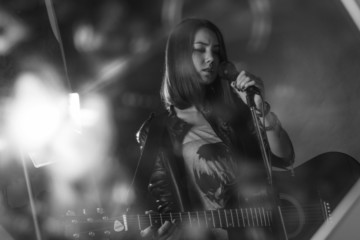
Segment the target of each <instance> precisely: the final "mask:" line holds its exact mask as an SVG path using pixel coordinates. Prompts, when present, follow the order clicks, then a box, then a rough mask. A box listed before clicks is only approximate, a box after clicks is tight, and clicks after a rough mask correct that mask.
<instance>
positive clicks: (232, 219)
mask: <svg viewBox="0 0 360 240" xmlns="http://www.w3.org/2000/svg"><path fill="white" fill-rule="evenodd" d="M230 214H231V221H232V226H233V227H235V224H234V215H233V212H232V209H230Z"/></svg>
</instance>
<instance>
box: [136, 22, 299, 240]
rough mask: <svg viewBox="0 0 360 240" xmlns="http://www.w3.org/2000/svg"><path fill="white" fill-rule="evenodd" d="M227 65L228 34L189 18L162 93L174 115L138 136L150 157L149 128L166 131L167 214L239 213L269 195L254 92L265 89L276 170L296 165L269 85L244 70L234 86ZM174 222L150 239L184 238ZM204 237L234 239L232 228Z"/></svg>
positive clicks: (168, 61) (157, 171) (157, 184)
mask: <svg viewBox="0 0 360 240" xmlns="http://www.w3.org/2000/svg"><path fill="white" fill-rule="evenodd" d="M227 60H228V59H227V55H226V50H225V44H224V40H223V36H222V34H221V32H220V30H219V29H218V28H217V27H216V26H215V25H214V24H213V23H211V22H210V21H208V20H203V19H187V20H184V21H182V22H181V23H180V24H179V25H177V26H176V27H175V29H174V30H173V31H172V32H171V34H170V36H169V38H168V41H167V46H166V54H165V74H164V79H163V83H162V89H161V96H162V99H163V102H164V104H165V107H166V109H167V113H166V114H165V115H164V114H162V115H159V116H158V117H155V118H154V117H151V118H149V119H148V120H147V121H146V122H145V123H144V124H143V126H142V127H141V129H140V131H139V132H138V135H137V137H138V141H139V143H140V144H141V148H142V151H143V153H144V152H145V149H146V148H147V147H148V146H149V145H151V144H149V143H148V141H147V139H148V140H149V139H150V136H147V135H148V133H149V128H151V125H154V124H151V123H156V121H158V123H157V125H161V126H163V129H162V130H161V131H157V132H158V133H159V132H161V133H162V134H161V137H159V138H160V140H159V144H152V145H151V147H152V148H153V149H152V150H153V151H156V153H155V156H156V160H155V167H154V169H153V172H152V173H151V178H150V184H149V191H150V193H151V194H152V195H153V196H154V197H155V198H156V200H157V201H156V202H157V204H158V211H159V212H162V213H164V212H165V213H169V212H179V211H192V210H215V209H223V208H229V207H238V206H239V205H238V204H239V203H240V202H243V203H245V202H251V200H249V199H251V198H252V197H253V196H258V195H261V194H260V193H263V192H264V191H262V190H263V188H262V187H260V186H265V185H266V173H265V171H264V167H263V161H262V158H261V151H260V148H259V144H258V142H257V138H256V135H255V130H254V129H255V128H254V126H253V122H252V118H251V114H250V110H249V107H248V106H247V104H246V103H247V101H246V95H247V91H246V90H247V89H248V88H249V87H256V89H259V91H258V94H255V95H254V102H255V104H256V108H257V109H258V111H257V112H258V117H259V120H260V122H261V123H264V124H265V126H263V131H266V136H267V139H268V142H269V146H270V149H271V159H272V164H273V165H274V166H277V167H287V166H290V165H291V164H292V163H293V161H294V151H293V147H292V144H291V141H290V139H289V137H288V135H287V133H286V132H285V131H284V130H283V128H282V127H281V125H280V123H279V121H278V119H277V117H276V115H275V114H274V113H272V112H270V105H269V104H268V103H265V102H263V100H262V98H261V96H264V84H263V82H262V80H261V79H259V78H256V77H254V76H252V75H250V74H247V73H246V72H244V71H242V72H241V73H240V74H239V75H238V76H237V77H236V80H235V81H233V82H232V83H231V84H229V83H228V82H227V81H224V80H222V79H221V77H220V76H219V74H218V73H219V66H220V64H221V63H223V62H227ZM263 105H264V106H266V108H265V109H263V108H262V106H263ZM152 139H153V138H152ZM154 145H156V147H154ZM157 145H158V146H157ZM143 157H144V158H146V156H143ZM261 189H262V190H261ZM205 214H206V213H205ZM205 216H206V215H205ZM205 218H206V217H205ZM171 220H172V223H171V221H165V223H164V224H163V225H162V226H161V227H160V228H158V229H156V228H154V227H151V228H147V229H145V230H144V231H142V235H143V236H145V237H148V236H150V235H151V236H153V235H156V236H157V238H158V239H178V238H180V237H184V236H182V235H181V229H180V227H179V226H178V224H174V222H179V221H180V220H179V219H173V218H172V217H171ZM190 221H191V220H190ZM199 232H200V231H196V233H197V234H198V233H199ZM240 232H242V233H239V234H244V236H245V237H248V238H249V239H252V238H251V237H250V236H253V235H254V234H253V233H251V231H250V232H248V231H240ZM193 233H194V232H193ZM201 234H202V236H204V239H210V238H211V237H213V239H227V236H226V234H225V231H224V230H213V231H211V232H209V234H210V235H206V236H205V235H203V232H201ZM234 234H235V235H236V234H238V233H233V232H232V231H229V238H232V236H233V235H234ZM237 236H238V235H237ZM195 238H196V239H199V236H195Z"/></svg>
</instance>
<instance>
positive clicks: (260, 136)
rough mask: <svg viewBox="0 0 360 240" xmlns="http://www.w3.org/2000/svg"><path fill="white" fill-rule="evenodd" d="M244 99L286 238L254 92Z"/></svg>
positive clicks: (285, 239)
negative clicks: (248, 109)
mask: <svg viewBox="0 0 360 240" xmlns="http://www.w3.org/2000/svg"><path fill="white" fill-rule="evenodd" d="M246 100H247V103H248V106H249V108H250V111H251V116H252V120H253V123H254V126H255V129H256V135H257V138H258V142H259V145H260V149H261V156H262V159H263V162H264V167H265V170H266V174H267V180H268V184H269V187H270V189H271V196H272V198H273V202H274V204H275V205H276V211H277V213H278V218H279V221H280V223H281V232H282V236H283V239H284V240H288V237H287V233H286V229H285V223H284V219H283V216H282V213H281V209H280V206H279V204H278V198H277V197H276V196H275V188H274V186H273V181H272V170H271V157H270V156H271V155H270V153H271V152H270V145H269V141H268V139H267V136H266V132H265V131H262V130H261V127H260V123H259V119H258V116H257V114H256V105H255V102H254V93H248V94H247V95H246Z"/></svg>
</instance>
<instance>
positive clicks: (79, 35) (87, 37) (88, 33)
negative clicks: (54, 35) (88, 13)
mask: <svg viewBox="0 0 360 240" xmlns="http://www.w3.org/2000/svg"><path fill="white" fill-rule="evenodd" d="M103 41H104V38H103V36H102V35H101V34H99V33H97V32H95V29H94V27H93V26H92V25H90V24H81V25H79V26H78V27H77V28H76V29H75V32H74V44H75V47H76V48H77V49H78V50H79V51H80V52H93V51H96V50H98V49H99V48H100V47H101V46H102V45H103Z"/></svg>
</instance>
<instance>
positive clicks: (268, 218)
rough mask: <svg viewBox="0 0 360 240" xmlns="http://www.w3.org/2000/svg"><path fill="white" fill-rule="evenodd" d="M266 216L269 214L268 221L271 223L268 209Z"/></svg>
mask: <svg viewBox="0 0 360 240" xmlns="http://www.w3.org/2000/svg"><path fill="white" fill-rule="evenodd" d="M266 216H267V218H268V222H269V224H270V222H271V221H270V217H269V212H268V211H266Z"/></svg>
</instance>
